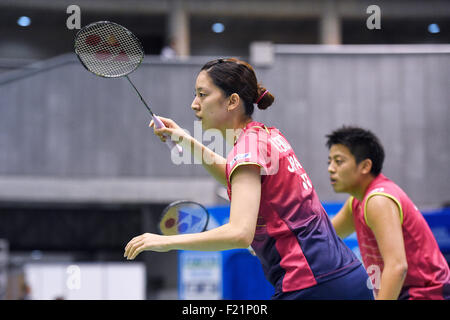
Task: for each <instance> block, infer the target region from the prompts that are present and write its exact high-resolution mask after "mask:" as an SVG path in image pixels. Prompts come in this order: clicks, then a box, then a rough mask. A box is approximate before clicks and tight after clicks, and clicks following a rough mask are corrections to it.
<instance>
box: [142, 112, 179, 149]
mask: <svg viewBox="0 0 450 320" xmlns="http://www.w3.org/2000/svg"><path fill="white" fill-rule="evenodd" d="M155 117H158V119H159V120H161V121H162V123H163V124H164V126H165V128H157V126H155V122H154V121H153V120H152V121H150V124H149V127H150V128H151V127H153V132H154V133H155V135H157V136H158V137H159V139H160V140H161V141H162V142H166V139H171V140H172V141H173V142H175V143H180V142H182V140H183V139H184V138H185V137H187V136H188V134H187V133H186V132H185V131H184V130H183V128H181V127H180V126H179V125H178V124H176V123H175V121H173V120H172V119H169V118H164V117H160V116H155ZM180 138H181V139H180Z"/></svg>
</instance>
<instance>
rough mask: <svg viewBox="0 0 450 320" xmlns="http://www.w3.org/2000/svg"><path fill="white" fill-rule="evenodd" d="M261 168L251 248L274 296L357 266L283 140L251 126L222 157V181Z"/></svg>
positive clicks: (272, 130)
mask: <svg viewBox="0 0 450 320" xmlns="http://www.w3.org/2000/svg"><path fill="white" fill-rule="evenodd" d="M251 164H253V165H258V166H259V167H261V202H260V207H259V214H258V221H257V226H256V232H255V237H254V239H253V242H252V248H253V249H254V250H255V252H256V255H257V256H258V258H259V259H260V261H261V263H262V266H263V270H264V272H265V275H266V278H267V279H268V280H269V281H270V282H271V283H272V284H273V285H274V287H275V290H276V291H277V292H290V291H296V290H301V289H305V288H309V287H312V286H315V285H316V284H319V283H321V282H325V281H327V280H330V279H334V278H337V277H340V276H343V275H345V274H347V273H349V272H351V271H352V270H354V269H356V268H358V267H359V266H361V263H360V261H359V260H358V259H357V258H356V256H355V255H354V254H353V252H352V251H351V250H350V249H349V248H348V247H347V246H346V245H345V244H344V243H343V242H342V240H341V239H340V238H339V237H338V236H337V235H336V232H335V231H334V229H333V227H332V224H331V221H330V220H329V218H328V215H327V213H326V212H325V210H324V208H323V207H322V204H321V203H320V201H319V198H318V196H317V194H316V192H315V190H314V187H313V185H312V183H311V180H310V179H309V177H308V175H307V174H306V172H305V170H304V169H303V167H302V165H301V164H300V162H299V160H298V159H297V157H296V155H295V154H294V151H293V149H292V148H291V146H290V145H289V143H288V142H287V140H286V139H285V137H284V136H283V135H282V134H281V133H280V132H279V131H278V130H277V129H276V128H267V127H266V126H265V125H264V124H262V123H259V122H256V121H253V122H251V123H249V124H248V125H247V126H246V127H245V128H244V129H243V132H241V134H240V136H239V137H238V139H237V140H236V142H235V145H234V148H233V149H232V151H231V152H230V153H229V154H228V157H227V166H226V177H227V180H228V196H229V197H230V200H231V199H232V194H231V180H232V174H233V172H234V170H235V169H236V168H237V167H238V166H242V165H251Z"/></svg>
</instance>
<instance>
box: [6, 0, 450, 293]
mask: <svg viewBox="0 0 450 320" xmlns="http://www.w3.org/2000/svg"><path fill="white" fill-rule="evenodd" d="M71 5H76V6H77V8H78V9H79V11H78V13H79V17H80V26H81V27H82V26H84V25H87V24H88V23H91V22H94V21H99V20H109V21H114V22H117V23H119V24H122V25H124V26H126V27H127V28H128V29H130V30H131V31H133V32H134V33H135V34H136V35H137V36H138V38H139V39H140V40H141V41H142V43H143V45H144V49H145V52H146V57H145V59H144V62H143V64H142V65H141V66H140V67H139V69H137V70H136V71H135V72H134V73H133V74H131V75H130V77H131V78H132V80H133V81H134V83H135V84H136V86H137V87H138V88H139V89H140V90H141V93H142V95H143V96H144V98H146V99H147V100H148V101H149V102H150V104H151V105H152V106H153V109H154V110H155V112H156V113H157V114H160V115H163V116H166V117H170V118H173V119H175V120H176V121H177V122H178V123H179V124H180V125H181V126H182V127H184V128H186V129H188V130H189V131H190V132H191V133H193V134H195V126H194V120H195V118H194V115H193V113H192V111H191V109H190V104H191V101H192V97H193V94H192V92H193V88H194V81H195V77H196V75H197V73H198V71H199V69H200V67H201V66H202V65H203V64H204V63H205V62H207V61H209V60H210V59H213V58H217V57H228V56H236V57H240V58H242V59H244V60H248V61H249V62H250V63H252V64H253V65H254V66H255V69H256V72H257V76H258V78H259V79H258V80H259V81H260V82H262V83H263V84H264V85H265V86H266V87H267V88H268V89H269V90H270V91H271V92H272V93H273V94H274V95H275V97H276V103H275V105H274V106H272V107H271V108H270V109H268V110H266V111H264V112H258V111H256V112H255V119H257V120H260V121H263V122H265V123H267V124H270V125H274V126H277V127H279V128H280V129H281V131H282V132H283V133H284V134H285V135H286V136H287V138H288V140H289V141H290V142H291V144H292V146H293V148H294V150H295V151H296V154H297V155H298V157H299V159H300V161H301V163H302V165H303V166H304V167H305V168H306V170H307V172H308V174H309V176H310V177H311V180H312V183H313V184H314V186H315V188H316V190H317V192H318V195H319V197H320V199H321V200H322V201H323V202H324V205H328V206H327V208H330V212H329V213H330V214H331V213H332V212H331V211H333V210H336V208H338V207H339V205H340V203H341V202H343V201H344V200H345V198H346V196H345V195H342V194H335V193H334V192H333V190H332V188H331V187H330V185H329V180H328V174H327V164H326V163H327V155H328V151H327V149H326V147H325V134H327V133H329V132H330V131H331V130H333V129H335V128H337V127H339V126H341V125H343V124H355V125H360V126H363V127H366V128H368V129H371V130H373V131H374V132H375V133H376V134H377V135H378V136H379V137H380V139H381V141H382V143H383V144H384V147H385V150H386V155H387V156H386V160H385V166H384V173H385V174H386V175H387V176H388V177H390V178H392V179H393V180H394V181H396V182H398V184H399V185H400V186H401V187H402V188H404V189H405V191H406V192H407V193H408V194H409V195H410V197H411V198H412V199H413V201H414V202H415V203H416V205H417V206H418V207H419V208H420V209H421V210H422V211H423V212H426V213H429V214H430V217H431V215H433V214H437V213H441V214H440V215H439V216H438V217H437V218H436V219H434V218H433V219H434V220H433V219H431V220H432V222H431V223H432V224H433V232H435V236H436V238H437V239H438V242H439V244H440V246H441V250H442V251H443V253H444V255H445V256H446V258H447V260H450V240H449V239H450V226H449V225H450V223H449V216H448V215H449V214H448V211H446V210H445V208H446V207H448V206H450V183H449V182H450V170H449V161H450V139H449V137H450V127H449V123H450V90H449V88H450V2H448V1H444V0H440V1H439V0H429V1H416V0H409V1H403V0H389V1H376V2H372V1H356V0H354V1H352V0H341V1H333V0H321V1H317V0H305V1H294V0H291V1H288V0H279V1H266V0H227V1H226V0H185V1H183V0H161V1H157V0H145V1H137V0H126V1H123V0H121V1H119V0H108V1H106V0H97V1H95V2H94V1H88V0H77V1H75V2H74V1H67V0H57V1H56V0H52V1H50V0H14V1H12V0H0V299H178V298H195V297H200V298H204V297H205V296H202V295H201V292H200V291H201V290H203V289H205V288H204V287H202V286H201V284H199V283H197V284H198V285H199V286H197V287H196V289H195V290H197V296H195V292H194V293H193V292H191V294H192V295H189V294H188V295H186V292H184V291H183V290H185V287H184V286H183V284H182V283H181V282H182V277H185V276H186V274H184V273H183V272H184V271H183V267H184V265H183V263H184V261H185V260H183V259H185V258H186V257H181V256H180V253H179V252H168V253H151V252H146V253H144V254H141V255H140V256H139V257H138V259H136V261H133V262H129V261H126V260H124V259H123V249H124V246H125V244H126V243H127V242H128V241H129V240H130V239H131V238H132V237H134V236H136V235H138V234H141V233H143V232H156V231H157V230H156V222H157V219H158V216H159V214H160V212H161V211H162V209H163V208H164V207H165V206H166V205H167V204H168V203H170V202H171V201H174V200H179V199H191V200H195V201H199V202H201V203H203V204H205V205H207V206H209V207H210V208H219V209H220V208H221V209H223V208H225V211H226V207H227V203H228V202H227V199H226V195H225V194H226V193H225V194H224V189H222V188H221V187H220V186H219V185H218V184H217V183H216V182H215V181H214V180H212V178H210V177H209V176H208V175H207V173H206V172H205V171H204V170H203V168H202V167H201V165H194V164H185V165H175V164H174V163H172V162H171V161H170V160H169V159H170V154H169V152H168V150H167V149H166V147H165V146H164V145H163V144H161V143H160V142H159V140H158V139H157V138H156V137H155V136H154V135H153V133H152V130H150V129H149V128H148V127H147V125H148V122H149V116H148V114H147V112H146V110H145V109H144V108H143V107H142V106H141V105H140V104H141V102H140V101H139V99H138V98H137V96H136V95H135V93H134V92H133V91H132V89H131V88H130V87H129V84H127V83H126V81H125V80H124V79H102V78H99V77H96V76H94V75H92V74H90V73H89V72H87V71H86V70H85V69H84V68H83V67H82V66H81V64H80V63H79V61H78V59H77V58H76V56H75V54H74V53H73V40H74V37H75V34H76V32H77V31H78V29H77V28H70V26H72V27H73V26H74V25H73V23H74V22H76V20H73V19H74V16H73V14H74V13H76V12H77V11H76V9H73V7H71V8H69V7H70V6H71ZM372 5H376V6H377V8H378V9H379V12H378V13H379V16H378V18H380V25H379V28H374V24H373V23H374V20H370V17H374V16H373V14H375V12H376V9H377V8H375V9H374V10H375V11H371V10H368V8H369V7H370V6H372ZM372 9H373V7H372ZM73 10H75V11H73ZM369 20H370V21H369ZM370 22H372V24H371V23H370ZM371 26H372V27H371ZM170 39H175V42H176V51H177V56H176V57H174V58H171V57H164V56H162V55H161V52H162V49H163V48H164V47H165V46H166V44H167V43H168V42H169V40H170ZM200 134H201V133H200ZM200 137H201V136H200ZM333 208H334V209H333ZM219 211H220V210H219ZM433 217H434V216H433ZM217 220H218V221H219V220H220V218H217ZM431 220H430V221H431ZM219 223H220V221H219ZM241 253H242V254H243V255H245V254H248V255H249V253H246V252H241ZM227 257H228V256H227ZM227 257H225V256H221V255H220V254H219V255H215V256H213V257H212V258H211V257H209V258H210V259H212V260H204V259H203V258H202V257H199V258H198V259H199V260H195V259H197V258H195V259H193V260H190V263H191V264H192V263H193V262H194V264H195V261H200V262H201V261H203V262H205V261H206V266H207V265H208V261H210V262H211V261H213V262H214V263H215V267H217V268H216V269H215V270H216V271H217V272H218V274H213V275H209V277H210V281H211V282H210V284H211V283H212V284H213V286H212V287H211V288H209V289H208V290H212V292H215V294H216V295H210V296H209V297H210V298H211V297H212V298H214V297H215V298H218V299H221V298H234V297H237V296H239V293H237V296H233V295H231V296H230V295H228V296H227V295H225V294H224V293H223V290H224V288H225V286H235V287H238V285H237V284H238V283H239V282H238V280H236V278H233V276H232V275H229V274H228V275H226V276H225V275H224V274H222V273H221V272H222V271H223V270H224V269H226V268H225V267H227V268H229V269H232V267H235V269H233V270H235V271H236V273H239V272H241V273H242V272H244V273H245V272H260V270H259V269H258V270H257V271H254V270H253V269H251V270H247V269H245V268H243V267H239V268H237V267H236V263H238V262H233V263H234V265H233V266H225V265H224V263H226V261H228V260H227V259H228V258H227ZM247 258H248V259H247ZM202 259H203V260H202ZM246 259H247V260H246ZM251 259H252V258H251V256H250V255H249V257H244V259H243V260H245V261H247V262H249V261H250V262H251V263H252V265H251V268H258V265H257V264H253V262H254V261H253V260H251ZM250 262H249V263H250ZM239 263H241V262H239ZM244 263H245V262H244ZM191 266H192V265H191ZM239 266H241V265H239ZM247 266H248V264H247ZM259 268H260V267H259ZM258 274H259V273H258ZM197 276H198V275H197ZM190 277H194V278H195V274H194V273H190ZM183 279H184V278H183ZM191 280H192V279H191ZM194 280H195V279H194ZM186 281H187V280H186ZM194 282H195V281H194ZM202 288H203V289H202ZM195 290H194V291H195ZM221 290H222V291H221ZM227 290H228V289H227ZM229 290H231V291H229V292H234V291H233V290H238V289H237V288H234V289H233V288H231V289H229ZM182 291H183V292H182ZM227 294H228V293H227ZM253 294H254V295H253V296H252V292H249V293H248V295H246V296H245V298H252V297H259V296H257V292H253Z"/></svg>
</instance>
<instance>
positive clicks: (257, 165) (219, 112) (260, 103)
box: [125, 59, 373, 299]
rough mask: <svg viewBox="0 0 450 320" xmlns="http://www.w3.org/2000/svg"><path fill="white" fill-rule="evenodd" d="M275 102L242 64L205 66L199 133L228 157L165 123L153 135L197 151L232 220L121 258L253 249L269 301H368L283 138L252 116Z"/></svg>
mask: <svg viewBox="0 0 450 320" xmlns="http://www.w3.org/2000/svg"><path fill="white" fill-rule="evenodd" d="M273 101H274V97H273V95H272V94H271V93H270V92H269V91H268V90H266V89H265V88H264V87H262V86H261V85H259V84H258V82H257V78H256V75H255V73H254V70H253V68H252V67H251V66H250V65H249V64H247V63H245V62H243V61H240V60H237V59H218V60H214V61H210V62H208V63H206V64H205V65H204V66H203V67H202V69H201V71H200V72H199V74H198V76H197V80H196V84H195V98H194V100H193V102H192V105H191V108H192V110H193V111H194V112H195V115H196V117H197V118H198V119H200V120H201V121H202V126H203V129H204V130H208V129H211V128H214V129H218V130H219V131H220V132H221V133H222V136H223V137H224V138H225V139H226V138H227V137H229V139H228V141H227V142H229V143H230V144H231V145H233V149H232V151H231V152H230V153H229V154H228V156H227V158H226V159H225V158H224V157H222V156H221V155H219V154H217V153H214V152H213V151H212V150H210V149H208V148H206V147H205V146H203V145H202V144H201V142H199V141H197V140H195V139H194V138H193V137H191V136H189V135H188V134H187V133H186V132H185V131H184V130H182V129H181V128H180V127H179V126H178V125H177V124H176V123H175V122H174V121H173V120H170V119H166V118H161V120H162V121H163V122H164V124H165V126H166V128H163V129H155V133H156V134H157V135H158V136H160V138H161V139H162V140H165V139H166V138H165V136H164V135H169V136H171V135H172V136H179V137H181V138H182V139H181V140H182V146H183V149H184V150H185V151H186V150H190V152H192V153H194V155H195V154H199V152H195V150H196V149H197V150H200V151H201V152H200V155H201V158H202V161H203V166H204V167H205V169H206V170H207V171H208V172H209V173H210V174H211V175H212V176H213V177H215V178H216V179H217V180H218V181H219V182H220V183H222V184H223V185H225V186H227V188H228V195H229V197H230V200H231V204H230V219H229V223H227V224H225V225H223V226H220V227H218V228H215V229H212V230H208V231H205V232H202V233H196V234H183V235H174V236H161V235H155V234H149V233H146V234H143V235H141V236H138V237H135V238H134V239H132V240H131V241H130V242H129V243H128V244H127V246H126V248H125V256H126V257H127V258H128V259H134V258H135V257H136V256H137V255H138V254H139V253H140V252H142V251H144V250H154V251H168V250H173V249H185V250H205V251H206V250H227V249H233V248H247V247H248V246H249V245H250V244H251V246H252V248H253V249H254V251H255V252H256V255H257V256H258V258H259V260H260V261H261V263H262V266H263V270H264V272H265V276H266V278H267V279H268V280H269V281H270V282H271V283H272V285H273V286H274V287H275V294H274V296H273V299H373V293H372V291H371V290H370V289H369V288H368V286H367V281H368V279H369V278H368V275H367V273H366V271H365V269H364V267H363V266H362V264H361V262H360V261H359V260H358V259H357V257H356V256H355V255H354V254H353V252H352V251H351V250H350V249H349V248H348V247H347V246H346V245H345V244H344V243H343V242H342V240H341V239H340V238H339V237H338V236H337V235H336V233H335V231H334V229H333V227H332V224H331V221H330V220H329V218H328V216H327V213H326V212H325V210H324V209H323V207H322V205H321V203H320V201H319V198H318V196H317V194H316V192H315V190H314V187H313V185H312V183H311V180H310V179H309V177H308V175H307V174H306V172H305V170H304V168H303V167H302V165H301V164H300V162H299V161H298V159H297V157H296V155H295V153H294V150H293V149H292V148H291V146H290V144H289V143H288V142H287V140H286V138H285V137H284V136H283V135H282V134H281V133H280V131H279V130H277V129H276V128H274V127H267V126H266V125H265V124H263V123H260V122H257V121H254V120H253V119H252V113H253V111H254V107H255V106H257V107H258V108H259V109H266V108H268V107H269V106H270V105H272V103H273ZM230 130H231V131H232V132H234V134H233V135H231V136H230V135H229V134H227V132H228V133H229V132H230Z"/></svg>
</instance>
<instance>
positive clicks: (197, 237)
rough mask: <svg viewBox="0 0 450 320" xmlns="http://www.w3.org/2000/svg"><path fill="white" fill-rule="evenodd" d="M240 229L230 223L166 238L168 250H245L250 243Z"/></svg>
mask: <svg viewBox="0 0 450 320" xmlns="http://www.w3.org/2000/svg"><path fill="white" fill-rule="evenodd" d="M248 239H249V237H248V236H246V235H245V234H244V233H243V232H242V231H241V230H240V228H236V227H232V225H231V224H230V223H227V224H224V225H222V226H220V227H217V228H215V229H212V230H208V231H205V232H201V233H192V234H182V235H175V236H167V248H168V249H169V250H199V251H222V250H230V249H239V248H247V247H248V246H249V245H250V243H249V242H248Z"/></svg>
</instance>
